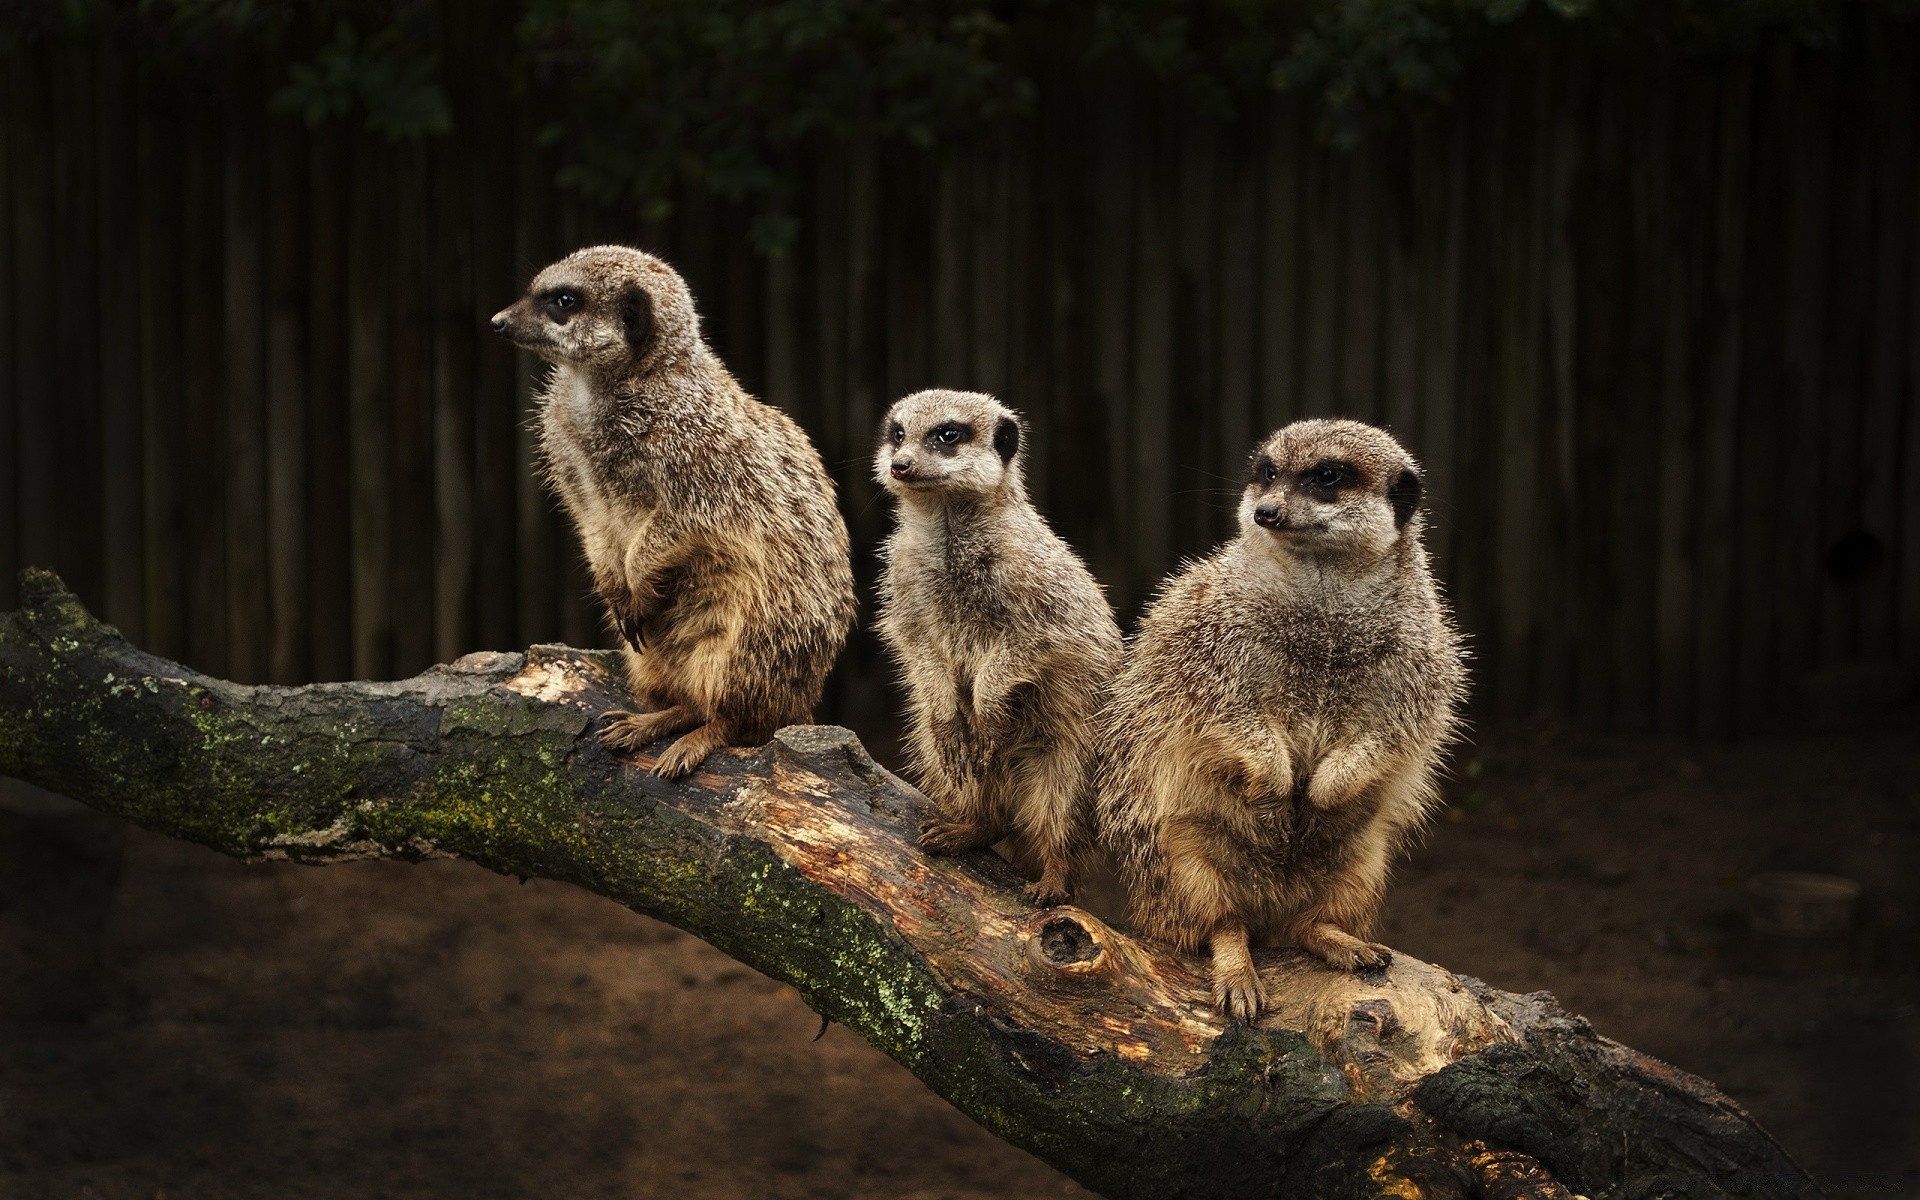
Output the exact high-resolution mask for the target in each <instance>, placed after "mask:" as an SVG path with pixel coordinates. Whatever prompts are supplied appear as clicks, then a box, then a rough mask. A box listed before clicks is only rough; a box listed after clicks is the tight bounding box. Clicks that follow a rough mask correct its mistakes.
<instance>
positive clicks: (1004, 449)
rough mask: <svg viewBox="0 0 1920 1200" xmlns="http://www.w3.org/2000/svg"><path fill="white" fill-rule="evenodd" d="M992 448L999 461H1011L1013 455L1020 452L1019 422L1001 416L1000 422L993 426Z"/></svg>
mask: <svg viewBox="0 0 1920 1200" xmlns="http://www.w3.org/2000/svg"><path fill="white" fill-rule="evenodd" d="M993 449H994V452H995V453H996V454H998V455H999V456H1000V461H1001V462H1003V463H1010V462H1012V461H1013V456H1014V455H1016V454H1018V453H1020V422H1018V421H1016V420H1014V419H1013V418H1012V417H1001V418H1000V423H999V424H998V425H995V426H994V427H993Z"/></svg>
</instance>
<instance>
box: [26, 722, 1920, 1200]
mask: <svg viewBox="0 0 1920 1200" xmlns="http://www.w3.org/2000/svg"><path fill="white" fill-rule="evenodd" d="M1916 732H1917V731H1916V729H1915V727H1914V726H1913V725H1912V724H1911V723H1909V724H1907V725H1906V726H1905V727H1903V728H1897V729H1887V730H1882V731H1880V732H1875V733H1850V734H1822V735H1816V736H1808V737H1802V738H1798V739H1792V740H1774V741H1768V742H1756V743H1750V744H1742V745H1736V746H1717V747H1703V746H1690V745H1684V744H1679V743H1667V742H1653V741H1644V740H1639V741H1634V740H1605V741H1599V740H1593V741H1589V740H1580V741H1574V740H1572V739H1569V738H1567V737H1565V736H1558V737H1556V736H1554V735H1553V734H1552V733H1551V731H1538V732H1529V733H1526V734H1514V735H1509V736H1506V737H1502V738H1498V739H1493V740H1491V741H1488V742H1486V743H1485V744H1483V745H1482V746H1481V747H1479V748H1477V749H1475V750H1473V751H1471V752H1469V753H1468V754H1466V755H1464V756H1463V759H1462V762H1463V771H1462V777H1461V778H1460V779H1459V780H1458V781H1457V783H1456V784H1455V785H1454V786H1453V787H1452V789H1451V792H1452V798H1453V801H1454V805H1453V808H1452V809H1451V811H1450V813H1449V814H1448V817H1447V819H1445V820H1443V821H1442V822H1440V823H1439V825H1438V826H1437V827H1436V829H1435V831H1434V834H1433V836H1432V837H1431V838H1430V839H1429V840H1428V842H1427V844H1426V845H1425V846H1424V847H1423V848H1422V849H1421V850H1420V852H1419V853H1418V854H1417V855H1416V856H1415V858H1414V860H1413V862H1412V863H1411V864H1410V865H1409V866H1408V867H1407V868H1406V870H1405V871H1404V872H1403V873H1402V875H1401V877H1400V880H1399V882H1398V884H1397V885H1396V887H1395V889H1394V891H1393V893H1392V897H1391V906H1392V909H1391V915H1390V919H1389V925H1388V929H1387V940H1388V941H1390V942H1392V943H1393V944H1394V945H1396V946H1399V947H1401V948H1403V949H1404V950H1405V951H1407V952H1408V953H1411V954H1415V955H1418V956H1420V957H1422V958H1427V959H1431V960H1434V961H1437V962H1441V963H1444V964H1446V965H1447V966H1449V967H1452V968H1453V969H1455V970H1457V971H1461V972H1464V973H1468V974H1474V975H1479V976H1481V977H1482V978H1485V979H1487V980H1489V981H1491V982H1493V983H1495V984H1497V985H1499V986H1502V987H1506V988H1510V989H1514V990H1531V989H1536V988H1546V989H1550V990H1552V991H1554V992H1556V993H1558V994H1559V995H1560V997H1561V998H1562V999H1563V1000H1564V1001H1565V1002H1566V1003H1567V1004H1568V1005H1569V1006H1570V1007H1572V1008H1574V1009H1576V1010H1579V1011H1582V1012H1584V1013H1586V1014H1587V1015H1589V1016H1590V1017H1592V1018H1593V1020H1594V1021H1595V1023H1596V1024H1597V1025H1598V1026H1599V1027H1600V1029H1601V1030H1602V1031H1604V1032H1606V1033H1607V1034H1609V1035H1612V1036H1614V1037H1617V1038H1620V1039H1621V1040H1623V1041H1626V1042H1628V1043H1630V1044H1632V1045H1635V1046H1638V1047H1640V1048H1641V1049H1643V1050H1646V1051H1648V1052H1650V1053H1653V1054H1656V1055H1658V1056H1660V1057H1662V1058H1665V1059H1668V1060H1670V1061H1672V1062H1675V1063H1677V1064H1679V1065H1681V1066H1683V1067H1686V1068H1688V1069H1690V1070H1693V1071H1697V1072H1699V1073H1701V1074H1703V1075H1706V1076H1708V1077H1709V1078H1712V1079H1714V1080H1716V1081H1717V1082H1718V1083H1719V1084H1720V1085H1721V1086H1722V1087H1724V1088H1725V1089H1726V1090H1727V1091H1728V1092H1729V1093H1731V1094H1732V1095H1733V1096H1734V1097H1736V1098H1737V1099H1739V1100H1740V1101H1741V1102H1743V1103H1745V1104H1746V1105H1748V1106H1749V1107H1750V1108H1751V1109H1752V1110H1753V1111H1754V1112H1755V1113H1756V1115H1758V1116H1759V1117H1760V1119H1761V1120H1762V1121H1763V1122H1764V1123H1765V1124H1766V1125H1767V1126H1768V1127H1769V1128H1770V1129H1772V1130H1773V1131H1774V1132H1775V1134H1776V1135H1777V1136H1779V1137H1780V1138H1781V1140H1782V1141H1783V1142H1784V1143H1785V1144H1786V1145H1787V1146H1788V1147H1789V1149H1791V1150H1792V1151H1793V1152H1794V1153H1795V1154H1796V1155H1797V1156H1799V1157H1800V1159H1801V1160H1802V1161H1803V1162H1804V1163H1805V1164H1806V1165H1807V1166H1808V1167H1809V1169H1811V1170H1812V1171H1813V1172H1814V1173H1815V1174H1816V1176H1817V1177H1819V1178H1820V1179H1821V1180H1822V1181H1823V1182H1824V1183H1825V1184H1826V1185H1827V1186H1828V1188H1829V1189H1830V1190H1831V1192H1832V1193H1833V1194H1834V1195H1835V1196H1836V1197H1902V1196H1905V1197H1920V1083H1916V1079H1917V1078H1920V1008H1917V1007H1916V1000H1917V998H1920V966H1917V965H1916V964H1920V871H1916V870H1915V868H1916V866H1917V865H1920V854H1917V853H1916V851H1920V736H1916ZM1787 867H1791V868H1800V869H1810V870H1821V871H1831V872H1837V873H1840V874H1844V875H1848V876H1850V877H1852V878H1854V879H1857V880H1860V881H1861V882H1862V883H1863V884H1865V885H1866V888H1867V893H1866V903H1865V906H1864V908H1865V911H1864V912H1863V914H1862V918H1861V922H1860V928H1859V931H1858V933H1857V934H1856V935H1855V936H1854V937H1853V938H1851V939H1849V940H1848V941H1846V942H1845V943H1844V944H1836V945H1834V946H1832V947H1828V948H1824V949H1819V948H1816V949H1812V950H1808V949H1804V948H1803V949H1800V950H1790V951H1783V950H1782V948H1781V947H1780V946H1778V945H1775V944H1772V943H1768V942H1767V941H1765V940H1764V939H1758V938H1756V937H1755V936H1754V935H1751V934H1748V933H1747V932H1746V931H1745V927H1744V923H1743V921H1742V920H1741V915H1740V914H1741V896H1742V893H1741V890H1740V889H1741V884H1742V882H1743V881H1744V880H1745V879H1746V878H1747V877H1748V876H1750V875H1751V874H1753V873H1754V872H1756V871H1761V870H1768V869H1775V868H1787ZM818 1029H819V1021H818V1019H817V1018H816V1017H815V1016H814V1015H813V1014H812V1013H811V1012H810V1011H809V1010H808V1009H807V1008H806V1006H805V1005H804V1004H802V1003H801V1001H800V999H799V997H798V996H797V995H796V994H795V993H794V992H793V991H792V990H791V989H790V988H787V987H784V986H782V985H779V984H776V983H774V982H772V981H770V980H767V979H765V978H763V977H761V976H759V975H756V974H754V973H753V972H751V971H748V970H746V969H744V968H742V967H740V966H738V965H737V964H735V963H733V962H732V961H731V960H729V959H727V958H725V957H723V956H721V955H720V954H718V953H717V952H715V951H713V950H711V949H709V948H708V947H706V946H705V945H703V944H701V943H699V942H697V941H695V940H694V939H692V938H690V937H687V936H685V935H683V934H680V933H678V932H676V931H675V930H673V929H670V928H668V927H666V926H663V925H660V924H658V923H655V922H652V921H648V920H645V919H643V918H640V917H636V916H633V915H632V914H630V913H627V912H625V911H624V910H622V909H619V908H617V907H615V906H614V905H612V904H610V903H607V902H605V901H602V900H600V899H598V898H596V897H593V896H590V895H587V894H585V893H582V892H579V891H576V890H574V889H572V888H569V887H566V886H563V885H558V884H547V883H542V882H539V881H534V882H531V883H528V884H525V885H519V884H517V883H516V882H515V881H513V880H511V879H501V878H497V877H494V876H491V875H488V874H486V873H484V872H482V871H480V870H478V869H476V868H472V867H467V866H464V865H461V864H451V863H436V864H429V865H424V866H406V865H399V864H390V863H366V864H354V865H348V866H338V867H329V868H326V869H323V870H313V869H305V868H299V867H289V866H242V865H240V864H237V863H233V862H230V861H228V860H226V859H223V858H220V857H218V856H216V855H214V854H212V853H211V852H208V851H204V850H199V849H196V848H194V847H190V846H186V845H184V844H179V843H174V842H170V841H168V840H166V839H163V838H159V837H156V836H153V835H149V834H145V833H142V832H140V831H137V830H126V829H123V828H122V827H120V826H119V825H118V824H117V823H115V822H113V821H110V820H107V819H104V818H101V817H98V816H97V815H95V814H92V813H90V812H87V811H85V810H81V809H78V808H77V807H75V806H70V805H68V804H66V803H65V802H64V801H57V800H52V799H43V798H39V797H37V796H29V795H27V794H26V793H24V792H23V791H18V792H16V793H15V795H14V798H13V800H12V802H11V803H10V804H9V805H7V806H5V807H0V1198H5V1200H12V1198H15V1197H19V1198H21V1200H40V1198H43V1197H46V1198H65V1197H111V1198H131V1200H168V1198H171V1200H186V1198H202V1197H205V1198H210V1200H212V1198H222V1197H315V1198H334V1197H339V1198H343V1200H344V1198H347V1197H355V1198H366V1197H387V1196H393V1197H401V1196H405V1197H410V1198H417V1200H427V1198H435V1197H531V1196H568V1197H575V1196H578V1197H601V1196H606V1197H615V1196H618V1197H645V1196H656V1195H657V1196H668V1195H672V1196H683V1197H692V1198H699V1197H733V1196H770V1197H838V1196H889V1197H891V1196H901V1197H921V1198H926V1200H933V1198H936V1197H938V1198H943V1200H963V1198H972V1197H983V1198H984V1197H989V1196H992V1197H1039V1196H1074V1195H1086V1194H1087V1193H1085V1192H1084V1191H1083V1190H1081V1189H1079V1188H1078V1187H1076V1186H1075V1185H1074V1184H1072V1183H1071V1182H1070V1181H1068V1180H1066V1179H1065V1178H1064V1177H1062V1176H1060V1175H1058V1174H1057V1173H1055V1172H1053V1171H1052V1170H1050V1169H1049V1168H1047V1167H1046V1166H1044V1165H1043V1164H1041V1163H1039V1162H1038V1161H1036V1160H1034V1159H1033V1158H1031V1157H1029V1156H1027V1155H1026V1154H1024V1153H1022V1152H1020V1151H1018V1150H1015V1149H1013V1148H1011V1147H1009V1146H1006V1145H1004V1144H1002V1143H999V1142H998V1141H996V1140H995V1139H993V1138H992V1137H990V1136H988V1135H987V1134H985V1133H984V1132H982V1131H981V1130H979V1129H978V1128H976V1127H975V1126H974V1125H973V1124H972V1123H971V1122H970V1121H968V1120H967V1119H966V1118H965V1117H963V1116H961V1115H960V1114H959V1113H957V1112H956V1111H954V1110H953V1109H951V1108H949V1107H948V1106H947V1105H946V1104H945V1103H944V1102H942V1101H940V1100H939V1099H937V1098H936V1097H934V1096H933V1095H931V1094H930V1093H928V1092H927V1091H926V1090H925V1089H924V1088H923V1087H921V1086H920V1084H919V1083H918V1082H917V1081H916V1080H914V1079H913V1078H912V1077H911V1076H909V1075H908V1074H907V1073H906V1072H905V1071H904V1070H902V1069H900V1068H899V1067H897V1066H895V1065H894V1064H893V1063H891V1062H890V1061H888V1060H887V1059H885V1058H884V1057H882V1056H881V1055H879V1054H878V1053H876V1052H874V1051H872V1050H870V1049H869V1048H868V1047H867V1046H865V1045H864V1044H863V1043H862V1042H860V1040H859V1039H858V1038H856V1037H854V1036H853V1035H851V1034H849V1033H848V1032H847V1031H846V1030H844V1029H841V1028H839V1027H831V1028H829V1029H828V1030H827V1031H826V1032H825V1034H824V1036H822V1037H820V1038H819V1040H817V1041H816V1040H814V1037H815V1033H816V1031H817V1030H818Z"/></svg>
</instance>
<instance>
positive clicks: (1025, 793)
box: [1014, 750, 1091, 908]
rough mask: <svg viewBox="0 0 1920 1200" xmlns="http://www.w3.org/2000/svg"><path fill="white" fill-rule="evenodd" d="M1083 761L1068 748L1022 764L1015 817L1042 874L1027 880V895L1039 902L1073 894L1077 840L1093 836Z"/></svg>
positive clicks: (1063, 899) (1057, 901)
mask: <svg viewBox="0 0 1920 1200" xmlns="http://www.w3.org/2000/svg"><path fill="white" fill-rule="evenodd" d="M1086 775H1087V773H1086V767H1085V764H1084V762H1083V760H1082V758H1081V756H1080V755H1079V754H1077V753H1075V752H1073V751H1071V750H1052V751H1050V752H1048V753H1047V754H1044V755H1042V756H1040V757H1039V758H1036V759H1034V760H1032V761H1031V762H1029V763H1028V764H1026V765H1025V767H1024V768H1023V769H1022V770H1021V771H1020V773H1019V777H1018V779H1017V780H1016V781H1015V786H1016V787H1017V788H1018V789H1019V792H1020V799H1019V801H1018V804H1017V806H1016V808H1015V810H1014V819H1015V822H1016V823H1017V824H1018V826H1019V828H1020V832H1021V834H1022V835H1023V836H1024V838H1025V839H1026V842H1027V845H1028V846H1029V847H1030V848H1031V850H1032V852H1033V855H1034V857H1035V858H1037V859H1039V862H1040V878H1039V879H1037V880H1035V881H1034V882H1032V883H1030V884H1028V885H1027V889H1026V894H1027V900H1028V901H1029V902H1030V903H1033V904H1036V905H1039V906H1041V907H1043V908H1048V907H1052V906H1053V905H1056V904H1065V903H1066V902H1067V901H1069V900H1071V899H1073V893H1074V884H1075V878H1074V877H1075V874H1076V871H1075V867H1076V865H1077V852H1078V851H1079V850H1080V849H1081V847H1080V846H1078V845H1076V843H1078V842H1084V841H1089V840H1091V835H1090V834H1089V833H1087V831H1086V830H1085V828H1084V826H1085V825H1086V824H1087V823H1088V820H1087V814H1086V813H1085V812H1084V811H1083V804H1084V803H1085V800H1086V789H1087V777H1086Z"/></svg>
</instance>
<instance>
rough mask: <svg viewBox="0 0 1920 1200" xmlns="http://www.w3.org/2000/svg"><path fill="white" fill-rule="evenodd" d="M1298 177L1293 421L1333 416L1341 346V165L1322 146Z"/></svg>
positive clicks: (1310, 155) (1343, 225)
mask: <svg viewBox="0 0 1920 1200" xmlns="http://www.w3.org/2000/svg"><path fill="white" fill-rule="evenodd" d="M1304 157H1305V159H1306V162H1305V169H1304V170H1303V171H1302V172H1301V176H1300V197H1301V199H1300V203H1301V208H1302V212H1301V221H1300V245H1301V252H1302V253H1301V257H1302V259H1303V260H1304V261H1303V263H1302V265H1301V269H1300V275H1301V285H1300V305H1301V308H1302V309H1303V310H1304V312H1303V314H1302V316H1301V334H1300V366H1299V369H1298V372H1297V377H1298V378H1299V380H1300V404H1299V407H1298V408H1297V409H1296V410H1295V414H1294V415H1296V416H1302V417H1308V416H1328V415H1331V414H1333V413H1334V412H1335V411H1337V405H1338V398H1337V397H1336V395H1335V393H1334V388H1335V386H1336V379H1337V373H1338V359H1337V355H1338V353H1339V346H1340V329H1339V322H1338V318H1339V313H1340V283H1339V280H1340V247H1341V246H1342V244H1343V242H1342V238H1343V237H1344V236H1345V232H1346V222H1345V220H1344V217H1345V211H1344V204H1343V200H1344V199H1345V197H1344V193H1343V192H1342V191H1341V189H1340V186H1339V181H1340V179H1341V178H1342V177H1343V175H1344V172H1343V171H1342V170H1341V169H1340V167H1341V164H1340V160H1339V159H1337V158H1335V157H1334V155H1333V154H1332V153H1331V152H1329V151H1328V150H1326V149H1325V148H1324V147H1318V146H1316V147H1314V148H1313V149H1312V150H1311V151H1310V152H1308V153H1307V154H1306V155H1305V156H1304Z"/></svg>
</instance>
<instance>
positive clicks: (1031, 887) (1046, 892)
mask: <svg viewBox="0 0 1920 1200" xmlns="http://www.w3.org/2000/svg"><path fill="white" fill-rule="evenodd" d="M1026 897H1027V903H1028V904H1031V905H1033V906H1034V907H1035V908H1052V907H1054V906H1055V905H1058V904H1065V903H1067V902H1068V901H1069V900H1072V899H1073V889H1072V888H1071V887H1069V886H1067V885H1066V884H1065V883H1062V882H1060V881H1059V880H1057V879H1049V878H1048V877H1046V876H1045V875H1042V876H1041V877H1040V878H1039V879H1036V880H1034V881H1033V882H1032V883H1030V884H1028V885H1027V886H1026Z"/></svg>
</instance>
